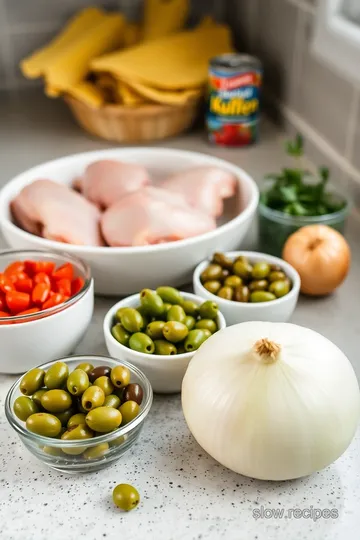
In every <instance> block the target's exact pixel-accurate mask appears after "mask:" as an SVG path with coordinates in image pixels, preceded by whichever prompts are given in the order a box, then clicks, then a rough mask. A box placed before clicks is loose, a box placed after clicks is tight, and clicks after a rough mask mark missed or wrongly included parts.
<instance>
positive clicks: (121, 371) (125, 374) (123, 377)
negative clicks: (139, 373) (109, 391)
mask: <svg viewBox="0 0 360 540" xmlns="http://www.w3.org/2000/svg"><path fill="white" fill-rule="evenodd" d="M130 378H131V374H130V370H129V368H127V367H125V366H121V365H119V366H116V367H114V368H112V370H111V373H110V379H111V382H112V383H113V385H114V386H115V388H117V389H118V390H120V389H122V388H124V387H125V386H127V385H128V384H129V382H130ZM119 397H120V396H119Z"/></svg>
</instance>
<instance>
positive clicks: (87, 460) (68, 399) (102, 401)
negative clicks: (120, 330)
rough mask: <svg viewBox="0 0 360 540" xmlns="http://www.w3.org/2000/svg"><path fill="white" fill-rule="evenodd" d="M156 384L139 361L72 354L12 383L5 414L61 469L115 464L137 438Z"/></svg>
mask: <svg viewBox="0 0 360 540" xmlns="http://www.w3.org/2000/svg"><path fill="white" fill-rule="evenodd" d="M152 398H153V393H152V388H151V385H150V382H149V380H148V379H147V377H146V376H145V375H144V374H143V373H142V372H141V371H140V370H139V369H138V368H137V367H135V366H133V365H131V364H130V363H128V362H126V361H123V362H122V363H121V364H120V363H119V362H118V361H117V360H115V359H114V358H109V357H107V356H93V355H86V356H72V357H68V358H62V359H59V360H57V361H55V362H49V363H47V364H43V365H41V366H39V367H37V368H33V369H31V370H30V371H28V372H27V373H25V375H23V376H22V377H20V378H19V379H18V380H17V381H16V382H15V383H14V384H13V386H12V387H11V388H10V390H9V392H8V394H7V397H6V401H5V414H6V417H7V420H8V422H9V423H10V425H11V427H12V428H13V429H14V430H15V431H16V432H17V434H18V435H19V437H20V439H21V441H22V442H23V444H24V445H25V446H26V448H27V449H28V450H29V451H30V452H31V453H32V454H33V455H34V456H35V457H36V458H38V459H39V460H40V461H42V462H43V463H45V464H46V465H48V466H49V467H51V468H53V469H55V470H57V471H60V472H62V473H84V472H93V471H97V470H100V469H103V468H104V467H107V466H109V465H111V464H112V463H113V462H115V461H116V460H118V459H119V458H120V457H121V456H122V455H123V454H124V453H125V452H126V451H127V450H129V448H131V446H132V445H133V444H134V443H135V442H136V441H137V439H138V437H139V435H140V432H141V429H142V427H143V425H144V420H145V418H146V416H147V415H148V413H149V411H150V407H151V404H152Z"/></svg>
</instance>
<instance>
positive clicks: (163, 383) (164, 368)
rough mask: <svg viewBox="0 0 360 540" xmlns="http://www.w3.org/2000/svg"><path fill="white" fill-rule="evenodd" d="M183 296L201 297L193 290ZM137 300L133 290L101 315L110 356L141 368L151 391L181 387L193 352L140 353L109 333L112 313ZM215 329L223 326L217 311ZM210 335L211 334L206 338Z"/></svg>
mask: <svg viewBox="0 0 360 540" xmlns="http://www.w3.org/2000/svg"><path fill="white" fill-rule="evenodd" d="M181 296H182V297H183V298H184V299H185V300H193V301H194V302H196V303H197V304H199V305H200V304H201V303H202V302H203V299H202V298H200V297H199V296H196V295H194V294H190V293H185V292H181ZM139 304H140V296H139V293H138V294H133V295H132V296H128V297H127V298H124V300H121V301H120V302H118V303H117V304H115V305H114V306H113V307H112V308H111V309H110V310H109V311H108V312H107V314H106V315H105V319H104V336H105V342H106V347H107V350H108V351H109V354H110V356H112V357H113V358H117V359H118V360H121V361H123V360H126V361H127V362H131V363H132V364H134V365H135V366H136V367H138V368H139V369H141V371H143V372H144V373H145V375H146V376H147V378H148V379H149V381H150V383H151V386H152V388H153V391H154V392H158V393H162V394H167V393H174V392H180V391H181V383H182V380H183V377H184V375H185V371H186V369H187V367H188V365H189V362H190V360H191V358H192V357H193V355H194V354H195V353H185V354H176V355H174V356H161V355H159V354H142V353H139V352H137V351H133V350H132V349H129V348H128V347H125V346H124V345H121V343H119V342H118V341H116V339H115V338H114V337H113V336H112V334H111V327H112V325H113V324H114V319H115V313H116V312H117V310H118V309H119V308H122V307H136V306H138V305H139ZM216 322H217V325H218V328H219V330H221V329H223V328H225V327H226V322H225V319H224V316H223V315H222V314H221V313H220V312H219V313H218V316H217V320H216ZM209 339H211V338H209Z"/></svg>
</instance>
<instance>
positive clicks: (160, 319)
mask: <svg viewBox="0 0 360 540" xmlns="http://www.w3.org/2000/svg"><path fill="white" fill-rule="evenodd" d="M225 326H226V322H225V318H224V316H223V315H222V314H221V313H220V310H219V307H218V303H217V302H216V301H214V300H210V301H204V300H203V298H201V297H199V296H196V295H194V294H190V293H186V292H182V291H179V290H177V289H175V288H173V287H168V286H164V287H158V288H157V289H156V291H154V290H151V289H143V290H142V291H140V293H138V294H134V295H132V296H128V297H127V298H125V299H124V300H121V301H120V302H117V304H115V305H114V306H113V307H112V308H111V309H110V310H109V311H108V312H107V314H106V315H105V319H104V336H105V342H106V346H107V349H108V351H109V353H110V354H111V356H112V357H114V358H117V359H119V360H120V361H123V360H125V361H128V362H131V363H132V364H134V365H135V366H137V367H138V368H139V369H141V370H142V371H143V372H144V373H145V375H146V376H147V378H148V379H149V381H150V383H151V386H152V388H153V390H154V392H158V393H174V392H180V390H181V383H182V380H183V377H184V375H185V371H186V369H187V367H188V365H189V362H190V360H191V358H192V356H193V354H194V353H195V352H196V350H197V349H198V348H199V347H200V346H201V345H202V343H203V342H204V341H206V340H207V339H209V338H210V337H211V335H212V334H214V333H215V332H217V331H218V330H221V329H222V328H225Z"/></svg>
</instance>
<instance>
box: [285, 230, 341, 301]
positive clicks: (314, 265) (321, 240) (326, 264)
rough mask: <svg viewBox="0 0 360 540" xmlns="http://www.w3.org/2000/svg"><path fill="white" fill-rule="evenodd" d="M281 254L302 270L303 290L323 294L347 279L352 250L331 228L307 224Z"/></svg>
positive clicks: (291, 239) (305, 292)
mask: <svg viewBox="0 0 360 540" xmlns="http://www.w3.org/2000/svg"><path fill="white" fill-rule="evenodd" d="M282 256H283V259H284V260H285V261H286V262H288V263H289V264H291V265H292V266H293V267H294V268H295V269H296V270H297V271H298V272H299V274H300V278H301V292H302V293H304V294H309V295H312V296H323V295H326V294H330V293H331V292H333V291H334V290H335V289H336V288H337V287H338V286H339V285H340V284H341V283H342V282H343V281H344V279H345V277H346V276H347V273H348V271H349V267H350V256H351V253H350V248H349V245H348V243H347V242H346V240H345V239H344V237H343V236H342V235H341V234H340V233H338V232H337V231H335V230H334V229H332V228H331V227H327V226H326V225H308V226H306V227H302V228H301V229H299V230H298V231H296V232H295V233H294V234H292V235H291V236H289V238H288V239H287V241H286V243H285V246H284V249H283V254H282Z"/></svg>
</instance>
